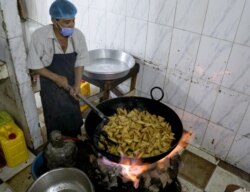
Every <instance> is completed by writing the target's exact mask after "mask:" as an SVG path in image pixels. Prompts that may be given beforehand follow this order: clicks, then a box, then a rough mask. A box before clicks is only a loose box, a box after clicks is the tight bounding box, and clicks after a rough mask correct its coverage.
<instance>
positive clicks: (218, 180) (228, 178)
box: [205, 166, 250, 192]
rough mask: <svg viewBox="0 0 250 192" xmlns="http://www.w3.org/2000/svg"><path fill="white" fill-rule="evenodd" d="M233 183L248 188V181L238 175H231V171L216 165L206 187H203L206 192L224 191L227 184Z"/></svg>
mask: <svg viewBox="0 0 250 192" xmlns="http://www.w3.org/2000/svg"><path fill="white" fill-rule="evenodd" d="M229 184H235V185H239V186H243V187H246V188H248V189H249V187H250V186H249V183H248V182H247V181H244V180H243V179H241V178H240V177H238V176H236V175H233V174H232V173H230V172H228V171H226V170H225V169H222V168H221V167H218V166H217V167H216V169H215V171H214V173H213V175H212V177H211V178H210V180H209V182H208V184H207V187H206V188H205V191H206V192H223V191H225V189H226V187H227V185H229Z"/></svg>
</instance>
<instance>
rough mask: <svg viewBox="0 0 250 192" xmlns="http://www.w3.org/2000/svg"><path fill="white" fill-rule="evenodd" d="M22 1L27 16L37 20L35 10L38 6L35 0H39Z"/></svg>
mask: <svg viewBox="0 0 250 192" xmlns="http://www.w3.org/2000/svg"><path fill="white" fill-rule="evenodd" d="M24 1H25V6H26V9H27V16H28V18H30V19H32V20H35V21H38V18H37V15H38V14H37V11H38V9H39V8H38V7H37V1H39V0H24ZM43 3H44V2H43ZM48 3H49V2H48ZM44 4H45V3H44Z"/></svg>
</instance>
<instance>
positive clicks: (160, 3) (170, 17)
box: [148, 0, 177, 26]
mask: <svg viewBox="0 0 250 192" xmlns="http://www.w3.org/2000/svg"><path fill="white" fill-rule="evenodd" d="M176 3H177V0H150V8H149V18H148V20H149V21H150V22H153V23H158V24H162V25H167V26H173V24H174V16H175V11H176Z"/></svg>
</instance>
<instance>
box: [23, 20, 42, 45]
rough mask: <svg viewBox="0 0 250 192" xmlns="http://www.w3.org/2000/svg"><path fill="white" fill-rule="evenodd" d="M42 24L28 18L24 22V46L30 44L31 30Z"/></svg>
mask: <svg viewBox="0 0 250 192" xmlns="http://www.w3.org/2000/svg"><path fill="white" fill-rule="evenodd" d="M42 26H43V25H42V24H39V23H37V22H34V21H33V20H28V21H26V22H25V23H24V37H25V41H24V43H25V46H26V47H29V45H30V40H31V35H32V34H33V32H34V31H35V30H37V29H38V28H40V27H42Z"/></svg>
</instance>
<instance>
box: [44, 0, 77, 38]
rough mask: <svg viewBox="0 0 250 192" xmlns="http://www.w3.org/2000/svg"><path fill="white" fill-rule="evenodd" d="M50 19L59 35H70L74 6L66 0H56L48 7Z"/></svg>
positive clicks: (73, 22)
mask: <svg viewBox="0 0 250 192" xmlns="http://www.w3.org/2000/svg"><path fill="white" fill-rule="evenodd" d="M49 13H50V16H51V20H52V22H53V24H54V26H56V28H57V29H58V30H59V32H60V33H61V35H63V36H70V35H72V33H73V28H74V26H75V15H76V13H77V9H76V7H75V6H74V5H73V4H72V3H71V2H69V1H68V0H56V1H54V2H53V3H52V5H51V6H50V9H49Z"/></svg>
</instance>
